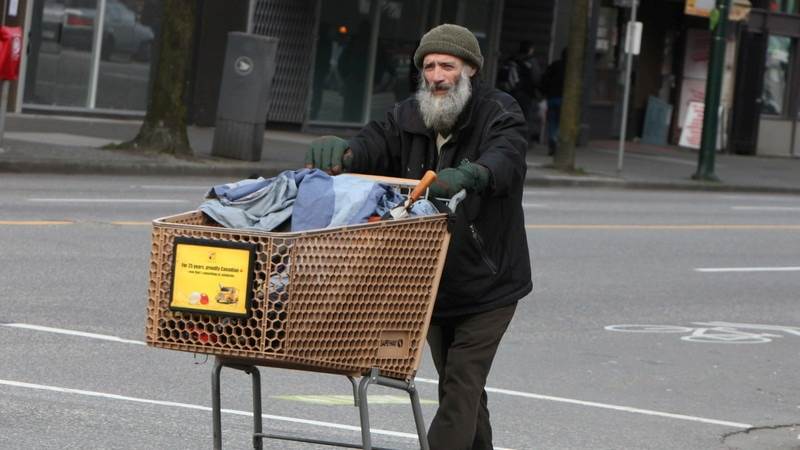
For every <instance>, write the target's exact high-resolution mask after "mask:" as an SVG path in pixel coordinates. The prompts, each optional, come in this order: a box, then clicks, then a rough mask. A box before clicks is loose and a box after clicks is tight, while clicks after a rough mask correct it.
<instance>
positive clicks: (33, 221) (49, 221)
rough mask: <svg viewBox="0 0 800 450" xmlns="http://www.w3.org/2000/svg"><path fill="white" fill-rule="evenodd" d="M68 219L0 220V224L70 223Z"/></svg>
mask: <svg viewBox="0 0 800 450" xmlns="http://www.w3.org/2000/svg"><path fill="white" fill-rule="evenodd" d="M73 223H75V222H72V221H69V220H0V225H72V224H73Z"/></svg>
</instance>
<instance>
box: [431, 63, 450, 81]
mask: <svg viewBox="0 0 800 450" xmlns="http://www.w3.org/2000/svg"><path fill="white" fill-rule="evenodd" d="M431 81H433V82H434V83H435V84H439V83H442V82H444V81H447V78H445V76H444V70H442V69H441V68H439V67H436V68H434V69H433V79H432V80H431Z"/></svg>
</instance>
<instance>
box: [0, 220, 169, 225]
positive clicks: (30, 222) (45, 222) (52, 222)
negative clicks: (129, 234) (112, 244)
mask: <svg viewBox="0 0 800 450" xmlns="http://www.w3.org/2000/svg"><path fill="white" fill-rule="evenodd" d="M81 223H84V224H85V223H99V224H110V225H122V226H145V225H151V224H152V223H153V222H150V221H146V222H145V221H135V220H117V221H112V222H80V221H78V222H76V221H73V220H0V226H3V225H23V226H40V225H78V224H81Z"/></svg>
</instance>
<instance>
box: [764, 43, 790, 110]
mask: <svg viewBox="0 0 800 450" xmlns="http://www.w3.org/2000/svg"><path fill="white" fill-rule="evenodd" d="M791 45H792V40H791V38H788V37H784V36H770V37H769V41H768V44H767V60H766V63H765V68H764V89H763V91H762V94H761V100H762V112H763V113H764V114H773V115H783V114H784V111H785V106H786V105H785V101H786V88H787V85H788V80H789V55H790V51H791Z"/></svg>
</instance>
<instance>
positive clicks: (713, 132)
mask: <svg viewBox="0 0 800 450" xmlns="http://www.w3.org/2000/svg"><path fill="white" fill-rule="evenodd" d="M730 9H731V0H717V7H716V9H715V10H714V12H712V15H711V18H710V19H709V20H710V22H711V32H712V40H711V54H710V55H709V60H708V79H707V80H706V99H705V108H704V113H703V136H702V139H701V143H700V152H699V153H698V155H697V172H696V173H695V174H694V175H693V176H692V178H693V179H695V180H706V181H719V178H718V177H717V175H716V174H715V173H714V157H715V154H716V151H717V134H718V129H719V123H718V122H719V120H718V118H719V104H720V97H721V90H722V78H723V75H724V72H725V44H726V35H727V30H728V14H729V12H730Z"/></svg>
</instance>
